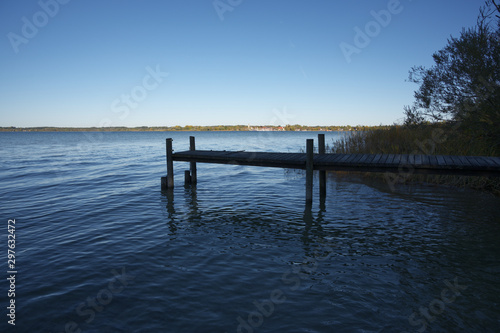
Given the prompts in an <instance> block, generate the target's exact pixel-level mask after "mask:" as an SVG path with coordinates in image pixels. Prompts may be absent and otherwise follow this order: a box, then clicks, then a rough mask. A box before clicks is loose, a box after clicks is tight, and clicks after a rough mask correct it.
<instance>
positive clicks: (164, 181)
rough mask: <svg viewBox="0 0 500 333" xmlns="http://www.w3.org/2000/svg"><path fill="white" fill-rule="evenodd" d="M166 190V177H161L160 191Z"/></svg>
mask: <svg viewBox="0 0 500 333" xmlns="http://www.w3.org/2000/svg"><path fill="white" fill-rule="evenodd" d="M167 188H168V186H167V177H161V190H162V191H165V190H166V189H167Z"/></svg>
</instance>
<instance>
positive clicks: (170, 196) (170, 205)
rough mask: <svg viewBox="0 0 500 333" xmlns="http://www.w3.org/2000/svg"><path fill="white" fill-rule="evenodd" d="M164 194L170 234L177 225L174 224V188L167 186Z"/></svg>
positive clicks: (175, 229)
mask: <svg viewBox="0 0 500 333" xmlns="http://www.w3.org/2000/svg"><path fill="white" fill-rule="evenodd" d="M163 193H164V194H165V196H166V197H167V207H166V208H167V213H168V222H167V223H168V226H169V229H170V232H171V233H172V234H175V232H176V231H177V226H176V225H175V218H174V216H175V207H174V189H173V188H171V187H170V188H168V189H167V190H166V191H164V192H163Z"/></svg>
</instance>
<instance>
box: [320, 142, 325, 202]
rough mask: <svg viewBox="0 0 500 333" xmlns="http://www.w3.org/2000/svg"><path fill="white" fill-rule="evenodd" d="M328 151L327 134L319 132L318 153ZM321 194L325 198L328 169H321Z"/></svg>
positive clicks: (321, 153)
mask: <svg viewBox="0 0 500 333" xmlns="http://www.w3.org/2000/svg"><path fill="white" fill-rule="evenodd" d="M325 152H326V148H325V135H324V134H318V154H319V155H323V154H325ZM319 196H320V198H321V199H324V198H325V196H326V171H325V170H320V171H319Z"/></svg>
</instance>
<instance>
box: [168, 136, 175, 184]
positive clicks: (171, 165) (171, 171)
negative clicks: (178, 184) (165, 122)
mask: <svg viewBox="0 0 500 333" xmlns="http://www.w3.org/2000/svg"><path fill="white" fill-rule="evenodd" d="M167 187H168V188H173V187H174V161H173V160H172V139H170V138H169V139H167Z"/></svg>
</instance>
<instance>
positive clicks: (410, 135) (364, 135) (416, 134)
mask: <svg viewBox="0 0 500 333" xmlns="http://www.w3.org/2000/svg"><path fill="white" fill-rule="evenodd" d="M455 127H456V126H454V125H453V124H431V125H421V126H418V127H407V126H397V125H395V126H392V127H390V128H388V129H374V130H369V131H362V132H348V133H346V134H344V136H343V137H342V138H340V139H339V140H337V141H335V142H334V143H333V146H332V149H331V151H332V152H333V153H340V154H354V153H360V154H426V155H467V156H499V153H500V152H499V148H498V147H497V146H495V145H493V144H491V142H488V141H487V140H486V139H484V138H480V137H479V138H478V137H472V136H470V135H468V134H467V133H465V132H463V131H460V130H457V129H456V128H455ZM405 182H427V183H434V184H445V185H452V186H460V187H469V188H473V189H479V190H483V191H488V192H491V193H493V194H495V195H500V179H498V178H493V177H466V176H426V175H413V176H411V177H408V178H405Z"/></svg>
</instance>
